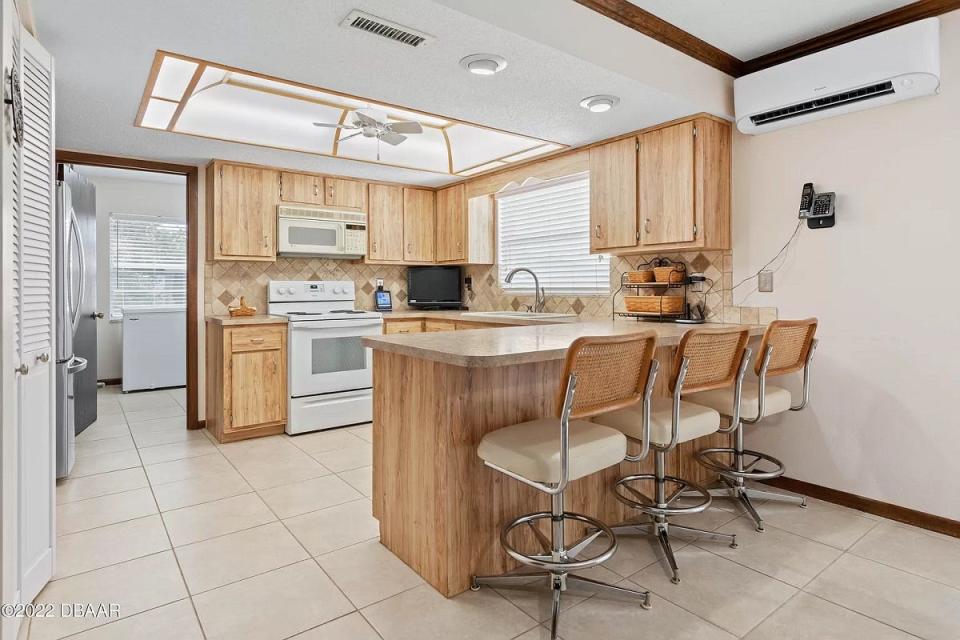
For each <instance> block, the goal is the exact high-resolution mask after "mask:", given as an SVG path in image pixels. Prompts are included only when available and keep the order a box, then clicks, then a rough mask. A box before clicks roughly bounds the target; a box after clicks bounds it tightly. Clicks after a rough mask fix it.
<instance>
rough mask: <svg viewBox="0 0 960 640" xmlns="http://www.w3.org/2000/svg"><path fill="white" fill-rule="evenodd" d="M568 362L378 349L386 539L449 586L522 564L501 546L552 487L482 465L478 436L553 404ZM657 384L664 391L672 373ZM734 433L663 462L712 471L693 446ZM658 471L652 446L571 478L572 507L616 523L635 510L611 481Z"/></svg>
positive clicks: (707, 477) (705, 479) (377, 473)
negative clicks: (492, 363) (489, 363)
mask: <svg viewBox="0 0 960 640" xmlns="http://www.w3.org/2000/svg"><path fill="white" fill-rule="evenodd" d="M673 351H674V347H661V348H660V349H658V352H657V358H658V359H659V360H660V361H661V363H663V364H664V365H666V364H667V363H669V362H670V361H671V358H672V357H673ZM562 368H563V361H562V360H548V361H543V362H533V363H527V364H514V365H506V366H500V367H477V368H473V367H462V366H455V365H451V364H445V363H442V362H437V361H434V360H426V359H421V358H417V357H414V356H409V355H403V354H399V353H392V352H388V351H382V350H377V349H374V356H373V388H374V404H373V513H374V516H375V517H376V518H377V519H378V520H379V522H380V542H381V543H382V544H383V545H384V546H386V547H387V548H388V549H390V551H392V552H393V553H394V554H395V555H396V556H397V557H399V558H400V559H401V560H403V561H404V562H405V563H406V564H407V565H409V566H410V567H411V568H412V569H413V570H414V571H416V572H417V573H419V574H420V575H421V576H422V577H423V578H424V580H426V581H427V582H429V583H430V584H431V585H432V586H433V587H434V588H435V589H437V590H438V591H439V592H440V593H442V594H443V595H445V596H447V597H450V596H454V595H456V594H458V593H461V592H462V591H465V590H466V589H468V588H469V586H470V577H471V576H473V575H496V574H499V573H503V572H504V571H508V570H510V569H512V568H514V567H515V566H516V563H515V562H513V561H512V560H511V559H510V558H509V557H508V556H507V555H506V553H505V552H504V551H503V549H502V548H501V545H500V539H499V537H500V531H501V529H502V528H503V526H504V524H505V523H507V522H509V521H510V520H512V519H514V518H516V517H517V516H520V515H522V514H525V513H531V512H536V511H547V510H549V508H550V502H549V497H548V496H546V495H545V494H543V493H541V492H539V491H536V490H535V489H533V488H531V487H528V486H526V485H524V484H522V483H520V482H518V481H516V480H514V479H512V478H509V477H507V476H505V475H503V474H501V473H498V472H496V471H494V470H492V469H489V468H488V467H486V466H484V464H483V462H482V461H481V460H480V458H479V457H478V456H477V445H478V444H479V443H480V440H481V439H482V438H483V436H484V434H486V433H489V432H491V431H495V430H496V429H500V428H502V427H505V426H508V425H511V424H516V423H520V422H525V421H527V420H534V419H536V418H540V417H543V416H549V415H553V414H554V412H555V410H556V403H557V393H558V389H559V385H560V376H561V375H562ZM668 369H669V367H666V366H662V367H661V371H663V370H668ZM657 393H658V394H666V376H661V377H660V379H658V382H657ZM557 437H558V439H559V431H558V434H557ZM729 438H730V436H727V435H722V434H715V435H712V436H708V437H706V438H701V439H699V440H697V441H694V442H689V443H684V444H683V445H681V446H679V447H678V448H677V449H676V450H675V451H673V452H672V453H670V454H669V455H668V458H667V459H668V470H667V473H668V474H676V475H680V476H681V477H684V478H687V479H690V480H693V481H695V482H700V483H710V482H712V481H713V479H714V478H715V476H713V475H712V474H711V473H709V472H708V471H707V470H706V469H704V468H703V467H701V466H700V465H698V464H697V463H696V461H695V460H694V458H693V454H694V452H695V451H696V450H699V449H701V448H704V447H708V446H729V444H728V443H729ZM652 470H653V462H652V455H651V456H650V457H648V459H647V460H645V461H644V462H643V463H640V464H636V463H626V462H624V463H621V464H620V465H619V467H616V466H615V467H610V468H608V469H605V470H603V471H601V472H598V473H595V474H592V475H590V476H587V477H585V478H580V479H579V480H575V481H574V482H572V483H570V485H569V486H568V488H567V491H566V509H567V510H568V511H574V512H578V513H582V514H585V515H588V516H592V517H595V518H599V519H600V520H601V521H603V522H607V523H610V524H614V523H617V522H620V521H623V520H626V519H628V518H631V517H635V516H636V515H637V514H636V513H635V512H633V511H632V510H630V509H629V508H627V507H626V506H624V505H623V504H622V503H620V502H619V501H617V500H616V499H615V498H614V497H613V494H612V492H611V487H612V486H613V484H614V482H615V481H616V480H617V479H618V478H619V477H621V476H623V475H626V474H629V473H638V472H644V473H652Z"/></svg>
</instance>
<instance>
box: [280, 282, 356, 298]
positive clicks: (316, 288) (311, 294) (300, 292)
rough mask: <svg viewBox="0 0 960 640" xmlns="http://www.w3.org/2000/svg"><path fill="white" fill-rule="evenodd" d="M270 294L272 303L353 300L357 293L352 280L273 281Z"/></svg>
mask: <svg viewBox="0 0 960 640" xmlns="http://www.w3.org/2000/svg"><path fill="white" fill-rule="evenodd" d="M268 292H269V293H268V296H269V299H270V301H271V302H305V301H310V300H353V299H354V298H355V293H356V291H355V285H354V284H353V281H352V280H271V281H270V284H269V285H268Z"/></svg>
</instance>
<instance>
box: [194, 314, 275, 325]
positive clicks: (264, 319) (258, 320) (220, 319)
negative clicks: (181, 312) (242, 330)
mask: <svg viewBox="0 0 960 640" xmlns="http://www.w3.org/2000/svg"><path fill="white" fill-rule="evenodd" d="M207 322H213V323H216V324H219V325H222V326H225V327H229V326H240V325H250V324H287V317H286V316H271V315H268V314H265V313H258V314H256V315H253V316H237V317H236V318H234V317H232V316H207Z"/></svg>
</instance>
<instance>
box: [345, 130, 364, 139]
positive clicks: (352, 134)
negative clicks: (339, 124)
mask: <svg viewBox="0 0 960 640" xmlns="http://www.w3.org/2000/svg"><path fill="white" fill-rule="evenodd" d="M362 135H363V131H357V132H356V133H351V134H350V135H348V136H347V137H346V138H340V142H344V141H346V140H349V139H350V138H356V137H357V136H362Z"/></svg>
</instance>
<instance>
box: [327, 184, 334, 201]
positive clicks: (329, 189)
mask: <svg viewBox="0 0 960 640" xmlns="http://www.w3.org/2000/svg"><path fill="white" fill-rule="evenodd" d="M327 193H328V194H329V196H330V199H331V200H333V185H330V187H329V188H328V189H327Z"/></svg>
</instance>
